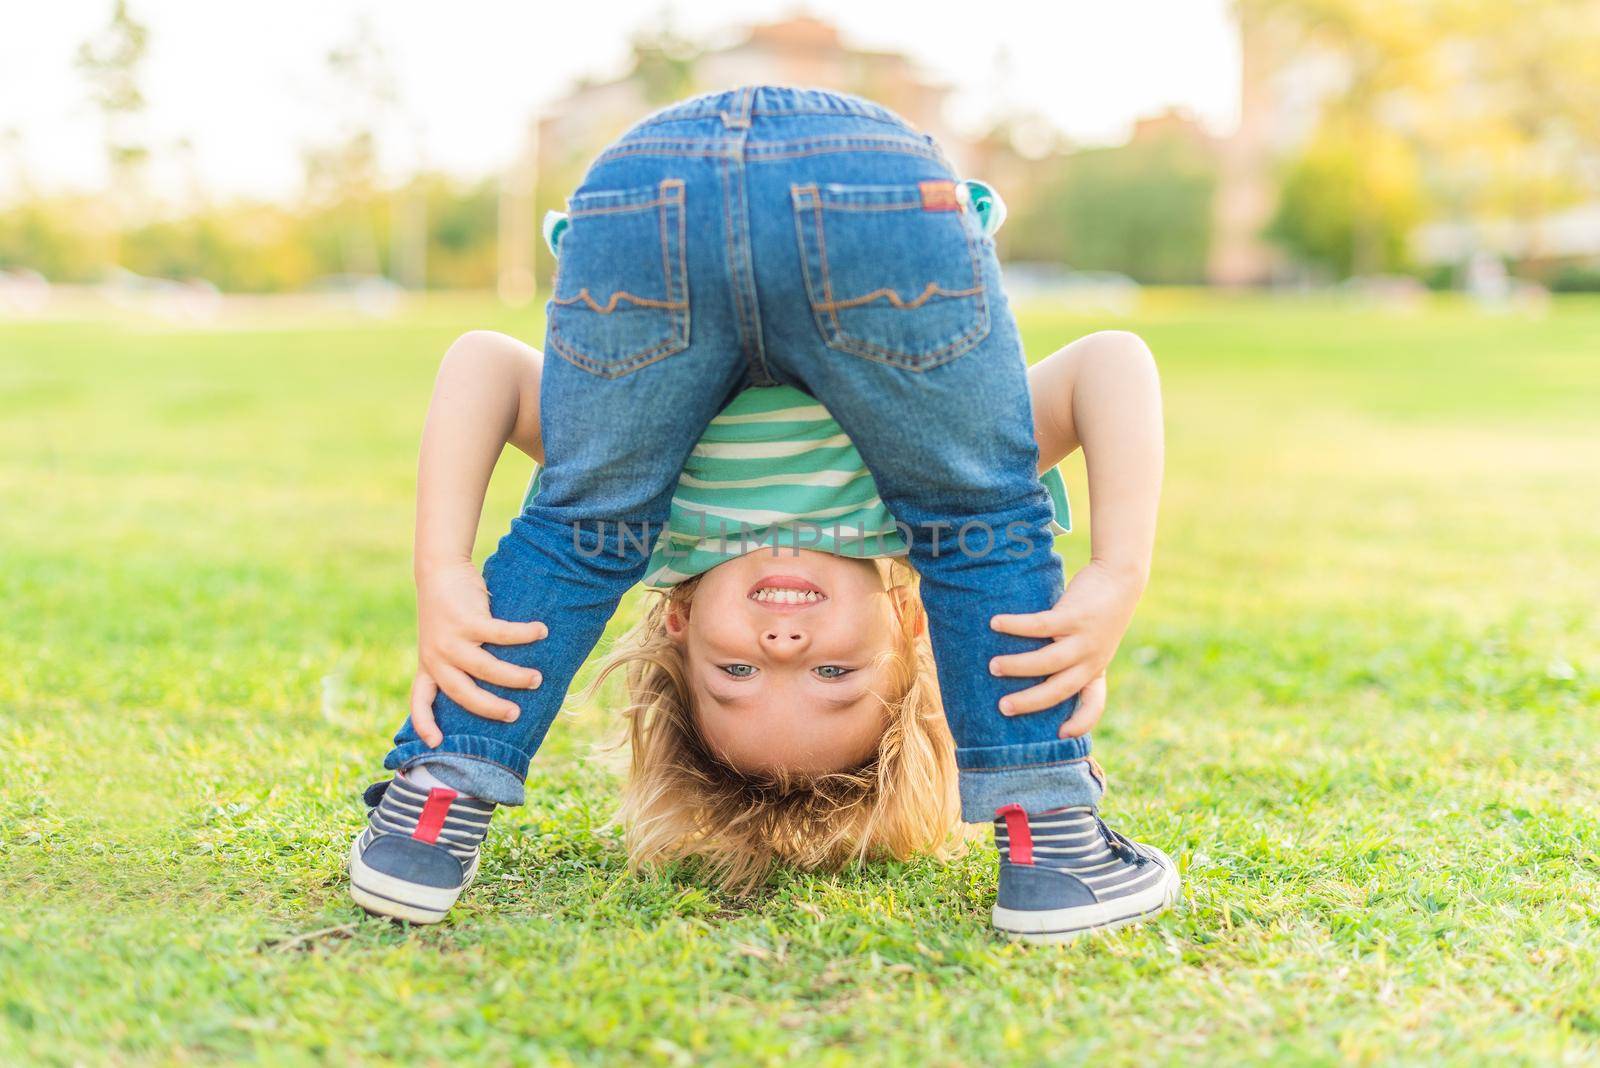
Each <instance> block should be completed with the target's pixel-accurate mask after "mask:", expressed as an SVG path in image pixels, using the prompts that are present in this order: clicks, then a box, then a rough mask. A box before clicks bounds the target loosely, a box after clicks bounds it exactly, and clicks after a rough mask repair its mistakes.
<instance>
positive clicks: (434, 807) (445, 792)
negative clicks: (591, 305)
mask: <svg viewBox="0 0 1600 1068" xmlns="http://www.w3.org/2000/svg"><path fill="white" fill-rule="evenodd" d="M459 796H460V795H459V794H457V793H456V792H455V791H454V790H452V789H450V788H449V787H447V786H435V787H434V788H433V789H431V790H429V791H428V800H426V801H424V802H423V803H422V815H421V816H419V817H418V818H417V829H416V830H414V831H412V832H411V837H413V838H415V839H416V840H417V841H419V842H427V843H428V844H430V845H432V844H433V843H434V842H437V841H438V840H439V832H440V831H442V830H444V818H445V817H446V816H448V815H450V802H452V801H454V800H455V799H456V798H457V797H459Z"/></svg>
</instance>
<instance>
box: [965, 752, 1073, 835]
mask: <svg viewBox="0 0 1600 1068" xmlns="http://www.w3.org/2000/svg"><path fill="white" fill-rule="evenodd" d="M956 768H957V771H958V775H959V781H960V786H961V818H962V820H964V821H965V822H967V823H987V822H988V821H990V820H992V819H994V813H995V810H996V809H998V808H1001V807H1003V806H1005V805H1012V804H1016V805H1021V806H1022V807H1023V809H1024V810H1025V811H1027V812H1043V811H1045V810H1046V809H1052V808H1065V807H1067V806H1069V805H1088V806H1089V807H1091V808H1095V807H1098V806H1099V804H1100V797H1101V795H1102V794H1104V793H1105V786H1104V784H1103V783H1102V782H1101V781H1100V779H1099V777H1098V775H1097V773H1096V770H1095V768H1094V762H1093V761H1091V760H1090V759H1089V739H1088V738H1087V737H1084V738H1058V739H1055V740H1054V741H1048V742H1027V743H1024V744H1022V745H996V746H984V747H981V748H972V749H960V748H958V749H957V750H956Z"/></svg>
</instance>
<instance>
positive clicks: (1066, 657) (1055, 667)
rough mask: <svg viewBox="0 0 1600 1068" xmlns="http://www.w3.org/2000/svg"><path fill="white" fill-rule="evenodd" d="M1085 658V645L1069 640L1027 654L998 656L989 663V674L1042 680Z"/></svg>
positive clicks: (1053, 643)
mask: <svg viewBox="0 0 1600 1068" xmlns="http://www.w3.org/2000/svg"><path fill="white" fill-rule="evenodd" d="M1083 657H1084V650H1083V643H1082V642H1081V641H1076V640H1073V639H1070V638H1069V639H1067V640H1066V641H1056V642H1051V643H1050V644H1048V645H1041V646H1040V647H1039V648H1037V649H1030V650H1028V651H1027V652H1025V653H1011V654H1009V655H1007V656H997V657H995V658H994V659H993V660H991V661H989V674H991V675H997V676H999V677H1001V678H1021V679H1041V678H1044V677H1045V676H1046V675H1054V674H1057V673H1058V672H1062V671H1066V670H1067V669H1068V668H1071V667H1073V666H1075V665H1076V664H1077V663H1078V662H1079V661H1080V660H1082V659H1083Z"/></svg>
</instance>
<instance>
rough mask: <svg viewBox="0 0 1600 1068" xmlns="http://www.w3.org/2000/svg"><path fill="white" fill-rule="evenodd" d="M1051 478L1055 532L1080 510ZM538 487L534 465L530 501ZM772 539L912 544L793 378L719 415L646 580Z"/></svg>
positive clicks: (684, 478)
mask: <svg viewBox="0 0 1600 1068" xmlns="http://www.w3.org/2000/svg"><path fill="white" fill-rule="evenodd" d="M1042 481H1043V483H1044V487H1045V489H1046V490H1047V491H1048V492H1049V494H1050V500H1051V503H1052V504H1054V506H1055V528H1054V529H1055V532H1056V533H1058V534H1062V533H1065V532H1066V531H1067V530H1069V529H1071V525H1072V518H1071V512H1070V511H1069V509H1068V507H1067V487H1066V484H1065V483H1064V482H1063V481H1062V479H1061V472H1060V471H1058V470H1056V469H1055V468H1051V469H1050V470H1049V471H1047V472H1045V474H1044V476H1043V478H1042ZM538 489H539V472H538V471H537V470H535V471H534V476H533V481H532V482H531V483H530V484H529V486H528V494H527V498H526V500H525V501H524V507H526V505H527V504H528V503H531V502H532V500H533V498H534V495H535V494H536V493H537V492H538ZM951 536H952V537H954V533H953V532H952V534H951ZM771 547H781V548H801V549H815V550H817V551H819V552H827V553H833V554H834V555H836V556H850V557H856V558H859V559H869V558H873V557H879V556H904V555H905V552H906V543H905V539H904V537H902V535H901V533H900V531H899V530H898V529H897V528H896V527H895V523H894V517H893V516H891V515H890V514H889V510H888V509H887V508H886V507H884V504H883V501H882V500H881V499H880V498H879V497H878V487H877V485H876V484H875V483H874V482H873V480H872V475H871V474H869V473H868V472H867V467H866V464H864V463H863V462H862V460H861V454H860V453H858V452H857V451H856V447H855V445H854V444H853V443H852V442H851V441H850V439H849V438H848V437H846V436H845V433H844V431H843V430H841V429H840V427H839V424H838V423H836V422H835V421H834V419H833V416H831V415H829V414H828V410H827V409H826V408H824V407H823V406H822V405H821V404H818V403H817V401H816V400H814V399H813V398H812V397H810V396H808V395H807V394H805V393H802V392H801V391H800V390H798V389H794V388H792V387H790V386H770V387H765V388H760V389H747V390H745V391H744V392H743V393H740V394H739V395H738V396H736V397H734V398H733V400H732V401H730V402H729V403H728V406H727V407H726V408H724V409H722V411H721V413H719V414H718V415H717V417H716V418H715V419H713V420H711V423H710V425H709V426H707V427H706V431H705V434H704V435H702V436H701V438H700V442H699V444H697V445H696V446H695V447H694V450H693V451H692V452H691V453H690V454H689V459H688V462H686V463H685V464H684V467H683V474H681V475H680V476H679V477H678V486H677V489H676V491H675V492H674V493H673V496H672V511H671V514H670V515H669V517H668V519H667V529H666V530H665V531H663V532H662V535H661V537H660V538H659V539H658V540H657V542H656V545H655V550H654V552H652V553H651V556H650V566H649V568H648V569H647V571H646V573H645V580H644V581H645V585H646V586H650V587H653V588H656V589H664V588H666V587H669V586H674V585H676V584H678V583H680V582H682V581H684V580H685V579H689V578H693V577H694V576H696V575H700V574H704V573H705V572H707V571H709V570H711V569H712V568H713V567H716V566H717V565H718V564H721V563H726V562H727V561H729V560H732V559H735V558H736V557H739V556H742V555H744V554H745V553H746V552H750V551H753V550H755V549H758V548H771Z"/></svg>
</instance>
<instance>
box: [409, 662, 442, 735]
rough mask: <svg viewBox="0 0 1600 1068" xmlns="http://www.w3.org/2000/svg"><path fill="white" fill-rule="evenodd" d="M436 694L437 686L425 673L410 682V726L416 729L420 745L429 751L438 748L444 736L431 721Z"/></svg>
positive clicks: (421, 672) (418, 674)
mask: <svg viewBox="0 0 1600 1068" xmlns="http://www.w3.org/2000/svg"><path fill="white" fill-rule="evenodd" d="M438 693H439V686H438V684H437V683H435V682H434V681H433V676H431V675H429V674H428V673H427V672H425V671H419V672H417V674H416V677H415V678H413V679H412V680H411V726H412V727H413V728H415V729H416V732H417V737H418V738H421V739H422V744H423V745H425V746H427V747H428V748H429V749H437V748H439V743H440V742H442V741H444V735H443V734H442V733H441V732H440V730H439V725H438V724H437V723H435V722H434V719H433V699H434V697H436V696H437V695H438Z"/></svg>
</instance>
